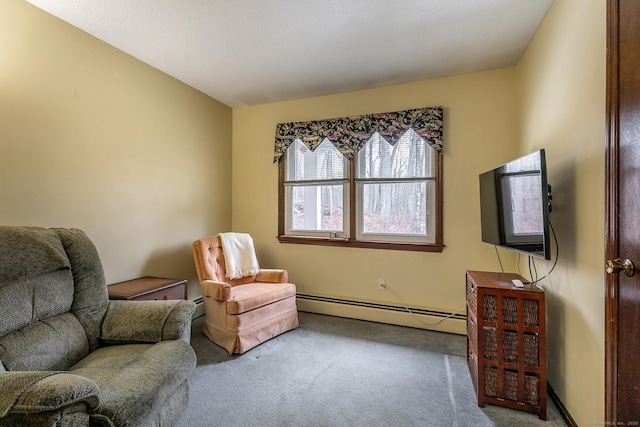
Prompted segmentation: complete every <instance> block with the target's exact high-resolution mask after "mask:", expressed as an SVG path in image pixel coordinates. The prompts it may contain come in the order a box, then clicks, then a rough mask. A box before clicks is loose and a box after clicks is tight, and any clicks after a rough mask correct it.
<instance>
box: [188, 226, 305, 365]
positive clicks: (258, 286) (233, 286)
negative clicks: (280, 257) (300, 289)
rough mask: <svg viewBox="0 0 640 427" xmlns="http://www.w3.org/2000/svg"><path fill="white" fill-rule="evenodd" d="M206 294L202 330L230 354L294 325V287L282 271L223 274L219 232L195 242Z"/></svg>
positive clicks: (195, 256) (252, 345) (224, 269)
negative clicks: (233, 276)
mask: <svg viewBox="0 0 640 427" xmlns="http://www.w3.org/2000/svg"><path fill="white" fill-rule="evenodd" d="M192 247H193V256H194V259H195V264H196V269H197V271H198V278H199V279H200V285H201V286H202V294H203V297H204V311H205V323H204V330H203V332H204V334H205V335H206V336H207V337H208V338H209V339H210V340H211V341H213V342H214V343H216V344H218V345H219V346H221V347H224V348H225V349H226V350H227V351H228V352H229V353H230V354H232V353H240V354H241V353H244V352H246V351H248V350H250V349H252V348H253V347H255V346H257V345H258V344H261V343H263V342H264V341H267V340H269V339H271V338H273V337H275V336H277V335H280V334H282V333H284V332H287V331H289V330H291V329H294V328H297V327H298V311H297V308H296V286H295V285H294V284H293V283H288V282H287V281H288V274H287V271H286V270H275V269H260V270H259V271H258V272H257V274H255V275H249V276H245V277H241V278H236V279H229V278H227V277H226V276H227V274H226V267H225V255H224V253H223V246H222V242H221V239H220V235H217V236H211V237H204V238H202V239H198V240H196V241H195V242H193V245H192Z"/></svg>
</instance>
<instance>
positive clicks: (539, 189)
mask: <svg viewBox="0 0 640 427" xmlns="http://www.w3.org/2000/svg"><path fill="white" fill-rule="evenodd" d="M550 193H551V187H549V185H548V183H547V164H546V158H545V152H544V150H538V151H536V152H533V153H531V154H528V155H526V156H523V157H520V158H518V159H515V160H512V161H510V162H508V163H505V164H503V165H501V166H498V167H497V168H495V169H492V170H489V171H487V172H484V173H482V174H480V222H481V225H482V241H483V242H485V243H490V244H492V245H496V246H500V247H504V248H507V249H511V250H514V251H518V252H521V253H524V254H526V255H530V256H534V257H539V258H544V259H548V260H550V259H551V242H550V235H549V212H551V203H550V202H551V194H550Z"/></svg>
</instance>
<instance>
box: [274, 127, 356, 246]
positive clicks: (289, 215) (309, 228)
mask: <svg viewBox="0 0 640 427" xmlns="http://www.w3.org/2000/svg"><path fill="white" fill-rule="evenodd" d="M285 164H286V171H285V183H284V186H285V203H284V205H285V207H286V212H285V224H286V231H285V233H286V234H288V235H300V236H318V235H324V236H334V237H335V236H338V235H339V236H340V237H347V236H348V232H349V229H348V224H349V222H348V218H349V200H348V198H347V199H345V196H347V195H348V194H349V187H348V183H349V181H348V179H347V175H348V169H347V167H348V163H347V160H346V159H345V157H344V156H343V155H342V154H341V153H340V152H339V151H338V150H337V149H336V148H335V147H334V146H333V144H331V142H329V140H327V139H325V140H324V141H323V142H322V143H321V144H320V145H319V146H318V147H317V148H316V149H315V150H314V151H311V150H309V149H308V148H307V147H306V146H305V145H304V144H303V143H302V141H300V140H296V141H294V143H293V144H291V146H290V147H289V148H288V150H287V154H286V156H285Z"/></svg>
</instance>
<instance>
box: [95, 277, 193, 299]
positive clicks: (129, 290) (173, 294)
mask: <svg viewBox="0 0 640 427" xmlns="http://www.w3.org/2000/svg"><path fill="white" fill-rule="evenodd" d="M107 289H108V290H109V299H120V300H137V301H141V300H170V299H182V300H185V299H187V281H186V280H182V279H170V278H167V277H153V276H144V277H139V278H137V279H133V280H127V281H126V282H120V283H115V284H113V285H109V286H108V287H107Z"/></svg>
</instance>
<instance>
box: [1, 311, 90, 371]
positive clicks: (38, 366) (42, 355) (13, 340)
mask: <svg viewBox="0 0 640 427" xmlns="http://www.w3.org/2000/svg"><path fill="white" fill-rule="evenodd" d="M88 353H89V342H88V341H87V335H86V333H85V331H84V329H82V325H80V322H78V319H76V318H75V316H74V315H73V314H71V313H64V314H61V315H59V316H54V317H50V318H48V319H45V320H41V321H38V322H35V323H32V324H30V325H29V326H26V327H24V328H22V329H19V330H17V331H15V332H12V333H10V334H7V335H5V336H3V337H0V360H2V363H3V364H4V366H5V368H6V369H7V370H9V371H63V370H66V369H68V368H69V366H71V365H73V364H74V363H77V362H78V361H79V360H80V359H82V358H83V357H85V356H86V355H87V354H88Z"/></svg>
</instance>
